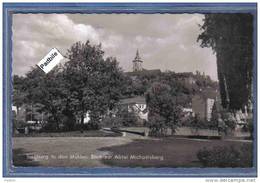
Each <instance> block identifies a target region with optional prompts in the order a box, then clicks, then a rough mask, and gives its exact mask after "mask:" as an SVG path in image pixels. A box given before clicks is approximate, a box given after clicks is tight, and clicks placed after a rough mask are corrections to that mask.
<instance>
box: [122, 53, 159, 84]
mask: <svg viewBox="0 0 260 183" xmlns="http://www.w3.org/2000/svg"><path fill="white" fill-rule="evenodd" d="M132 62H133V71H132V72H126V74H127V75H129V76H130V77H131V78H132V79H133V80H135V79H136V78H137V76H153V75H154V76H156V75H158V74H160V73H161V70H160V69H151V70H147V69H144V68H143V60H142V59H141V57H140V54H139V51H138V50H137V51H136V56H135V58H134V60H133V61H132Z"/></svg>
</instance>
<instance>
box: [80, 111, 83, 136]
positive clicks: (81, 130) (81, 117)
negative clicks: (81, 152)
mask: <svg viewBox="0 0 260 183" xmlns="http://www.w3.org/2000/svg"><path fill="white" fill-rule="evenodd" d="M80 124H81V128H80V132H81V133H83V132H84V114H82V115H81V116H80Z"/></svg>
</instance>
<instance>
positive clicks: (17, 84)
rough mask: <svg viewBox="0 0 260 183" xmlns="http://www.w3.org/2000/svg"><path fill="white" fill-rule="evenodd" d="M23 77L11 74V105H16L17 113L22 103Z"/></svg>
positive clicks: (23, 93)
mask: <svg viewBox="0 0 260 183" xmlns="http://www.w3.org/2000/svg"><path fill="white" fill-rule="evenodd" d="M23 83H24V77H22V76H18V75H14V76H13V95H12V96H13V105H14V106H16V109H17V114H19V109H20V107H21V106H22V105H23V103H24V97H25V92H24V91H25V88H24V84H23Z"/></svg>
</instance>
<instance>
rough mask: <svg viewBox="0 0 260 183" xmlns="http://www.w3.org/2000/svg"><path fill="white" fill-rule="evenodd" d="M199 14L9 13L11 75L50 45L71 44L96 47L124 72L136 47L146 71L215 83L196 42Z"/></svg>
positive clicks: (211, 61) (210, 62) (208, 58)
mask: <svg viewBox="0 0 260 183" xmlns="http://www.w3.org/2000/svg"><path fill="white" fill-rule="evenodd" d="M202 19H203V15H200V14H109V15H108V14H15V15H13V47H14V48H13V71H14V73H15V74H24V73H25V72H27V71H28V70H30V67H31V66H33V65H35V64H37V63H38V62H39V61H40V60H41V59H42V58H43V57H44V55H46V54H47V53H48V51H49V50H50V49H51V48H53V47H55V48H57V49H59V50H60V51H61V52H62V54H66V52H67V49H68V48H69V47H70V46H71V45H72V44H73V43H75V42H77V41H82V42H84V41H86V40H90V42H91V43H92V44H99V43H102V47H103V49H104V51H105V56H114V57H116V58H117V60H118V61H119V63H120V66H121V67H122V68H123V69H124V70H126V71H130V70H131V69H132V60H133V58H134V57H135V52H136V50H137V49H139V50H140V54H141V57H142V58H143V61H144V65H143V66H144V67H145V68H146V69H158V68H159V69H161V70H173V71H176V72H195V71H196V70H199V71H201V72H205V73H206V74H209V75H210V76H211V77H212V78H213V79H217V73H216V58H215V55H213V54H212V51H211V49H207V48H201V47H200V46H199V43H197V41H196V40H197V36H198V35H199V33H200V30H199V26H198V24H202V23H203V22H202Z"/></svg>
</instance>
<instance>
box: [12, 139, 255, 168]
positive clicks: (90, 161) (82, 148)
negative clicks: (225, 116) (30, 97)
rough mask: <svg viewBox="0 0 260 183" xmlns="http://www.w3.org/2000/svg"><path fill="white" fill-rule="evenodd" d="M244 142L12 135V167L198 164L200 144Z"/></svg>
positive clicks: (201, 146)
mask: <svg viewBox="0 0 260 183" xmlns="http://www.w3.org/2000/svg"><path fill="white" fill-rule="evenodd" d="M244 143H250V142H236V141H223V140H195V139H182V138H163V139H152V138H143V139H133V138H129V137H51V138H49V137H14V138H13V153H14V154H13V157H14V158H13V160H14V165H15V166H44V167H114V166H117V167H201V166H202V165H201V164H200V162H199V161H198V159H197V156H196V154H197V152H198V151H199V150H200V149H202V148H203V147H213V146H216V145H220V146H231V145H234V146H236V147H238V148H239V147H240V146H241V145H242V144H244Z"/></svg>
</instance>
